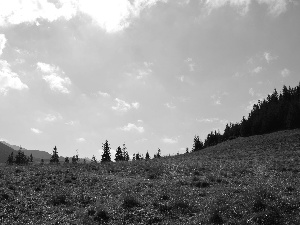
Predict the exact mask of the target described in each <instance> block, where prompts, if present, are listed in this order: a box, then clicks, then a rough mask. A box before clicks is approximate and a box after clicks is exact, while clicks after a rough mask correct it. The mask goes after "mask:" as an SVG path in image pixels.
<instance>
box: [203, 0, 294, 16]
mask: <svg viewBox="0 0 300 225" xmlns="http://www.w3.org/2000/svg"><path fill="white" fill-rule="evenodd" d="M256 1H257V2H258V3H259V4H266V5H267V6H268V13H269V14H270V15H273V16H279V15H280V14H282V13H284V12H285V11H286V10H287V4H288V3H292V2H293V1H290V0H256ZM202 2H204V5H205V7H206V9H207V11H208V13H211V11H212V10H213V9H217V8H220V7H223V6H226V5H230V6H231V7H235V8H237V10H238V12H239V13H240V14H241V15H246V14H247V12H248V11H249V6H250V4H251V3H253V2H254V0H203V1H202Z"/></svg>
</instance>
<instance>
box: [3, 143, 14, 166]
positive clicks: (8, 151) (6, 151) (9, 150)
mask: <svg viewBox="0 0 300 225" xmlns="http://www.w3.org/2000/svg"><path fill="white" fill-rule="evenodd" d="M12 152H13V153H14V155H15V154H16V152H17V151H15V150H14V149H12V148H11V147H9V146H7V145H5V144H3V143H2V142H0V163H5V162H6V161H7V158H8V156H9V155H10V154H11V153H12Z"/></svg>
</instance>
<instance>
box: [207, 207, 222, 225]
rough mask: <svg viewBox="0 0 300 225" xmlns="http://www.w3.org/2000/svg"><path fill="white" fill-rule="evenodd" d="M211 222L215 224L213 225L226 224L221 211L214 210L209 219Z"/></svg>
mask: <svg viewBox="0 0 300 225" xmlns="http://www.w3.org/2000/svg"><path fill="white" fill-rule="evenodd" d="M209 222H210V223H213V224H223V223H225V222H224V220H223V218H222V216H221V215H220V212H219V210H213V212H212V214H211V216H210V218H209Z"/></svg>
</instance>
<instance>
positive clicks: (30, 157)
mask: <svg viewBox="0 0 300 225" xmlns="http://www.w3.org/2000/svg"><path fill="white" fill-rule="evenodd" d="M29 162H33V156H32V153H31V154H30V156H29Z"/></svg>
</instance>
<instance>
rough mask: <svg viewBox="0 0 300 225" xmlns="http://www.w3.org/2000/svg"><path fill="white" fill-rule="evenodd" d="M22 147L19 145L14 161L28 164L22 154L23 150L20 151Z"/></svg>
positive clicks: (19, 163) (26, 158)
mask: <svg viewBox="0 0 300 225" xmlns="http://www.w3.org/2000/svg"><path fill="white" fill-rule="evenodd" d="M21 149H22V147H20V150H19V151H18V153H17V155H16V157H15V160H14V162H15V163H16V164H18V165H21V164H28V161H29V160H28V157H27V156H26V155H25V154H24V152H22V151H21Z"/></svg>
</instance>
